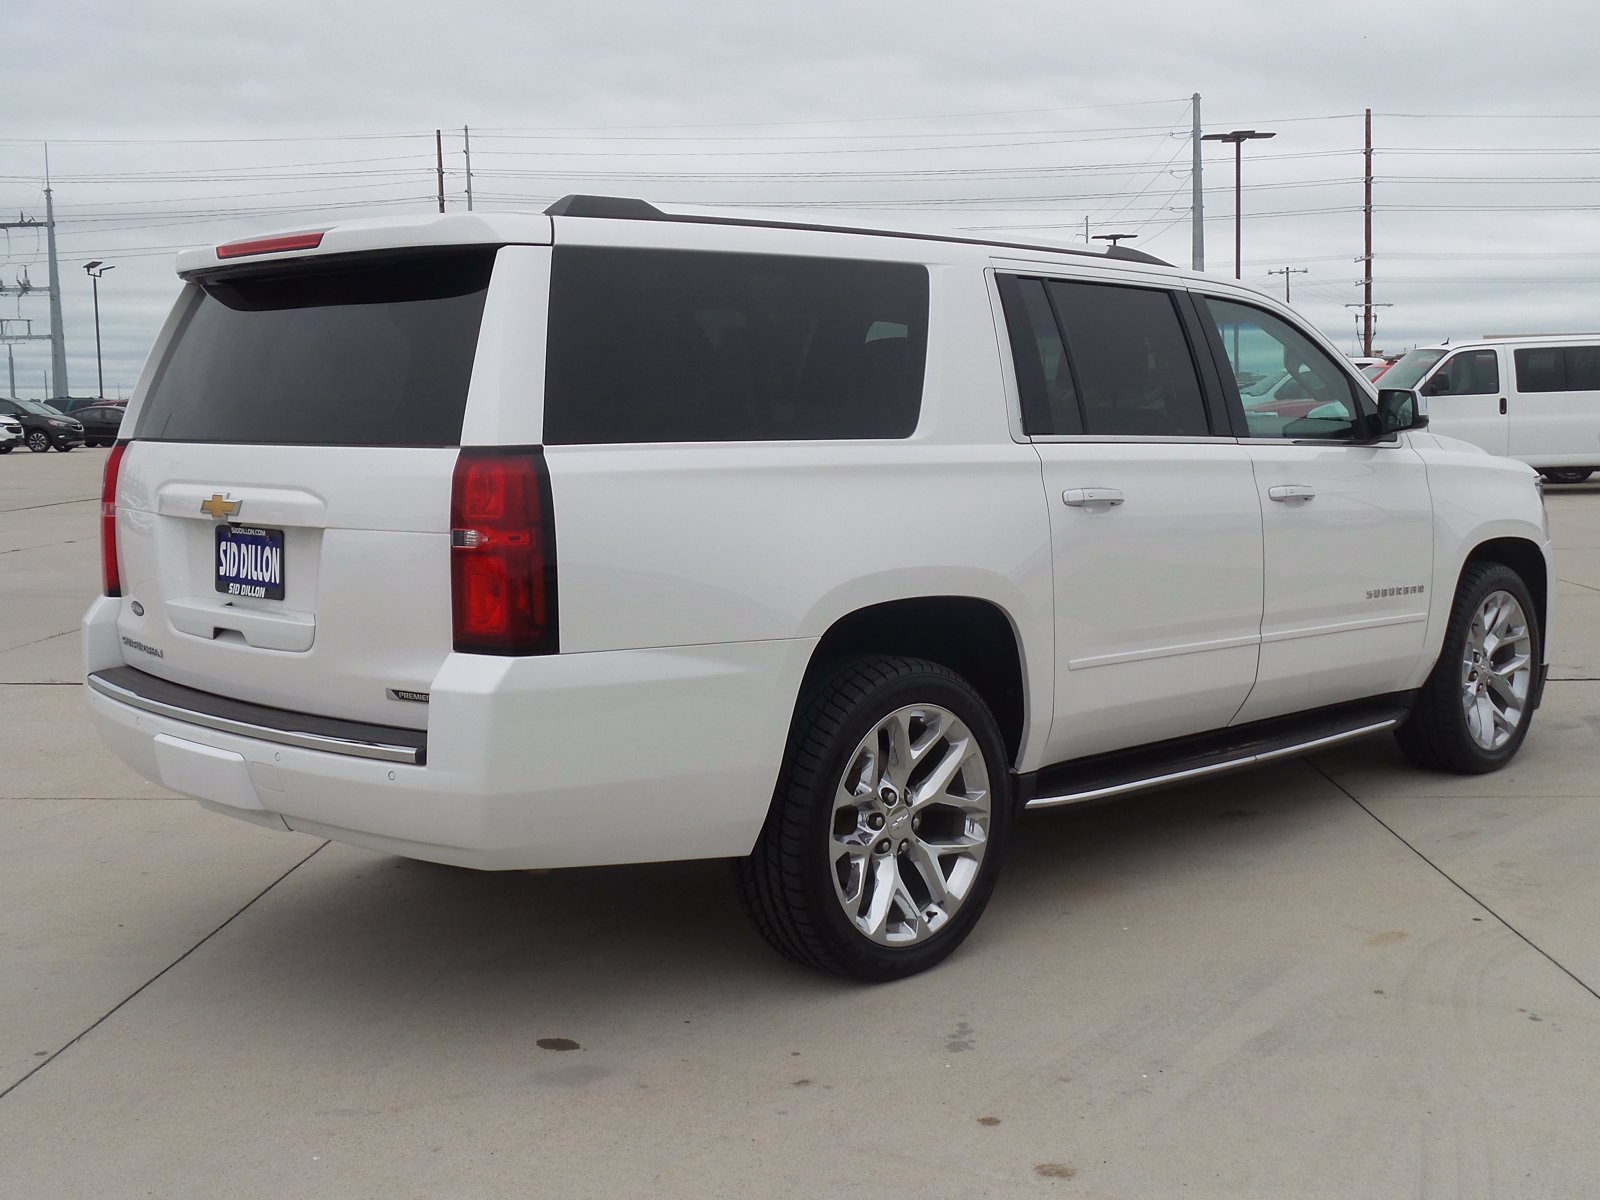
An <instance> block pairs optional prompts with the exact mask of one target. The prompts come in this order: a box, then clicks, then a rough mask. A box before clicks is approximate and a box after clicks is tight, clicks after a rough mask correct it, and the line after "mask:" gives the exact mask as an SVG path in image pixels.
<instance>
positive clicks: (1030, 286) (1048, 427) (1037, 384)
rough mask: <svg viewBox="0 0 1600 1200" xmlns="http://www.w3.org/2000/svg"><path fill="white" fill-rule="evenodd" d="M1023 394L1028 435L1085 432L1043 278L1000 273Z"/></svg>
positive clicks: (1064, 350)
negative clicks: (1023, 277) (1025, 277)
mask: <svg viewBox="0 0 1600 1200" xmlns="http://www.w3.org/2000/svg"><path fill="white" fill-rule="evenodd" d="M996 283H997V284H998V285H999V288H1000V303H1001V306H1002V307H1003V308H1004V309H1005V314H1006V330H1007V332H1008V335H1009V337H1010V340H1011V360H1012V362H1013V363H1015V364H1016V369H1017V391H1018V394H1019V395H1020V396H1021V398H1022V427H1023V430H1024V431H1025V432H1026V433H1027V434H1028V435H1029V436H1031V437H1040V436H1049V435H1050V434H1068V433H1082V432H1083V418H1082V416H1081V415H1080V414H1079V412H1078V394H1077V391H1076V389H1075V388H1074V387H1073V386H1072V370H1071V368H1070V367H1068V366H1067V354H1066V349H1065V347H1063V346H1062V344H1061V331H1060V330H1059V329H1058V328H1057V327H1056V318H1055V314H1054V313H1053V312H1052V311H1051V309H1050V301H1049V299H1048V298H1047V297H1046V296H1045V294H1044V282H1043V281H1042V280H1038V279H1019V278H1018V277H1017V276H1015V275H1001V276H999V278H998V279H997V280H996Z"/></svg>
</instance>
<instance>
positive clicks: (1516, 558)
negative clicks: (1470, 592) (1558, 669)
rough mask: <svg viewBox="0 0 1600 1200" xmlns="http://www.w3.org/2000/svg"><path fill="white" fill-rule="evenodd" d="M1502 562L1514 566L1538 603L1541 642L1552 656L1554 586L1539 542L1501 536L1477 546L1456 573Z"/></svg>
mask: <svg viewBox="0 0 1600 1200" xmlns="http://www.w3.org/2000/svg"><path fill="white" fill-rule="evenodd" d="M1491 562H1492V563H1500V564H1501V565H1502V566H1506V567H1509V568H1511V570H1513V571H1515V572H1516V573H1517V574H1518V576H1520V577H1521V579H1522V582H1523V583H1525V584H1527V585H1528V592H1529V594H1530V595H1532V597H1533V603H1534V606H1535V607H1536V608H1537V609H1538V610H1539V635H1540V637H1539V642H1540V646H1541V648H1542V650H1543V652H1544V655H1545V657H1546V658H1547V659H1548V657H1549V653H1550V636H1549V629H1550V617H1551V612H1550V604H1551V600H1552V596H1551V588H1550V569H1549V564H1548V563H1546V562H1545V556H1544V551H1543V550H1541V549H1540V548H1539V545H1538V543H1537V542H1534V541H1531V540H1529V539H1528V538H1519V537H1498V538H1491V539H1490V540H1488V541H1486V542H1480V543H1479V544H1478V545H1477V546H1474V547H1473V549H1472V553H1470V554H1468V555H1467V558H1466V561H1465V562H1463V563H1462V564H1461V572H1458V573H1457V575H1456V578H1457V580H1458V581H1459V580H1460V578H1461V574H1462V573H1464V572H1465V571H1466V570H1467V568H1468V567H1470V566H1472V565H1473V564H1474V563H1491Z"/></svg>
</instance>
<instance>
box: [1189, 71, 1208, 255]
mask: <svg viewBox="0 0 1600 1200" xmlns="http://www.w3.org/2000/svg"><path fill="white" fill-rule="evenodd" d="M1189 103H1190V104H1191V105H1193V106H1194V132H1193V133H1192V134H1191V135H1190V139H1191V141H1192V142H1193V143H1194V145H1193V147H1192V148H1193V150H1194V165H1193V167H1192V168H1191V171H1190V179H1189V193H1190V196H1191V197H1192V199H1191V200H1190V202H1189V203H1190V209H1189V214H1190V215H1189V222H1190V228H1191V229H1192V230H1193V234H1194V238H1193V240H1194V246H1193V248H1192V249H1191V250H1190V253H1189V257H1190V265H1191V266H1193V267H1194V269H1195V270H1196V271H1204V270H1205V269H1206V200H1205V189H1204V188H1203V187H1201V185H1200V167H1201V164H1200V93H1199V92H1196V93H1195V94H1194V95H1192V96H1190V97H1189Z"/></svg>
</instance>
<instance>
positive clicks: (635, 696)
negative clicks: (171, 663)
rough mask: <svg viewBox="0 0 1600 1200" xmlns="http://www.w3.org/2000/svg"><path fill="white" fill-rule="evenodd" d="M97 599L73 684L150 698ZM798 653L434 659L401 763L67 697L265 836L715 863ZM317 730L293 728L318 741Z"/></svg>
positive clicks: (779, 713)
mask: <svg viewBox="0 0 1600 1200" xmlns="http://www.w3.org/2000/svg"><path fill="white" fill-rule="evenodd" d="M116 604H117V602H116V601H114V600H113V601H105V600H101V601H96V603H95V604H94V605H92V606H91V607H90V609H89V612H88V614H87V616H86V617H85V636H84V648H85V657H86V660H87V661H86V667H87V668H88V673H89V675H90V676H91V677H93V678H98V679H99V680H100V681H101V682H102V683H104V682H105V681H106V680H107V679H109V680H110V681H111V682H112V683H116V682H117V681H119V680H120V681H121V683H122V684H123V685H127V684H130V683H133V684H139V685H141V686H140V687H137V688H128V687H124V691H129V692H135V693H138V692H142V693H144V695H143V699H144V700H149V699H150V697H151V695H152V694H159V693H160V688H159V687H150V686H145V685H144V684H143V681H142V680H139V679H135V678H132V677H130V676H127V675H118V674H117V673H116V672H115V671H114V670H112V669H110V668H115V667H119V666H123V664H122V663H121V661H120V656H118V655H117V651H116V649H115V647H116V640H115V638H114V637H108V636H105V633H104V630H105V628H106V623H107V622H108V621H109V622H111V628H112V629H114V622H115V608H116ZM813 645H814V642H813V641H811V640H795V641H780V642H743V643H731V644H726V645H712V646H688V647H677V648H674V649H667V650H621V651H612V652H607V653H597V654H573V655H553V656H549V657H544V658H490V657H486V656H479V655H451V656H450V657H449V658H448V659H446V661H445V663H444V665H443V667H442V668H441V669H440V671H439V673H438V675H437V676H436V677H435V679H434V681H433V684H432V687H431V689H430V703H429V705H428V710H427V711H428V726H429V728H428V731H427V735H426V744H425V753H424V755H423V757H424V761H422V762H417V763H410V764H408V763H404V762H397V761H383V760H380V759H376V758H373V757H364V756H362V755H360V754H356V753H349V752H340V751H337V750H335V749H332V748H328V747H323V748H314V747H312V746H309V745H297V744H291V743H290V742H286V741H285V740H283V739H282V738H281V737H278V736H276V734H281V733H282V732H283V730H282V728H281V726H282V724H283V721H282V720H281V718H283V717H292V716H293V714H281V713H280V719H278V725H279V726H280V728H279V729H278V730H276V731H273V730H272V729H270V728H269V729H267V730H266V731H265V732H263V730H262V729H259V728H258V729H255V730H251V729H249V728H247V727H245V726H239V727H235V728H218V727H215V723H214V722H212V723H202V721H201V719H200V718H201V717H205V716H215V715H216V713H217V710H218V706H219V705H226V704H228V703H229V702H228V701H227V700H226V699H225V698H223V697H212V699H213V700H214V701H217V702H218V703H217V704H207V703H204V702H201V701H198V700H196V697H198V696H204V695H205V694H204V693H194V694H192V695H191V696H190V697H188V698H187V702H188V703H189V704H191V705H192V707H191V709H190V711H189V712H188V713H186V712H185V711H184V710H183V705H182V704H173V705H170V706H168V707H167V708H165V709H164V710H157V709H153V708H152V707H151V706H150V705H149V704H147V703H138V702H136V701H135V700H130V699H129V698H128V697H127V696H121V697H119V696H117V695H116V694H114V693H112V692H110V691H109V690H108V689H106V688H104V687H99V688H97V687H96V686H95V685H94V683H92V682H91V684H90V686H89V687H88V688H86V689H85V692H86V696H87V700H88V703H89V708H90V711H91V713H92V715H93V717H94V720H95V723H96V725H97V726H98V728H99V731H100V734H101V737H102V738H103V739H104V741H105V742H106V744H107V745H108V746H109V747H110V748H111V749H112V750H113V751H114V752H115V753H116V754H117V755H118V756H119V757H121V758H122V759H123V760H124V761H125V762H127V763H128V764H129V765H130V766H131V767H132V768H133V769H134V770H136V771H138V772H139V773H140V774H141V775H143V776H145V777H146V778H148V779H150V780H152V781H154V782H156V783H158V784H161V785H163V786H165V787H168V788H170V789H172V790H173V791H177V792H181V793H184V794H186V795H190V796H193V797H195V798H196V799H198V800H199V801H200V802H201V803H202V804H204V805H205V806H206V807H208V808H212V809H214V810H216V811H219V812H224V813H227V814H229V815H232V816H236V817H239V818H242V819H244V820H249V821H253V822H255V823H257V824H263V825H267V826H270V827H272V828H280V829H281V828H289V829H294V830H299V831H302V832H305V833H310V834H315V835H318V836H322V837H329V838H333V839H334V840H336V841H343V842H349V843H352V844H354V845H359V846H366V847H368V848H371V849H374V850H378V851H382V852H386V853H392V854H400V855H404V856H406V857H410V858H419V859H426V860H430V861H434V862H444V863H452V864H455V865H457V866H464V867H476V868H480V869H485V870H508V869H516V868H525V867H572V866H592V865H601V864H608V863H629V862H655V861H666V860H672V859H691V858H722V857H731V856H736V855H742V854H746V853H748V852H749V850H750V847H751V846H752V845H753V844H754V843H755V839H756V836H757V835H758V834H759V832H760V829H761V825H762V822H763V821H764V820H765V819H766V814H767V807H768V803H769V801H770V799H771V796H772V788H773V784H774V782H775V780H776V778H777V771H778V765H779V762H780V760H781V758H782V753H783V745H784V742H785V740H786V738H787V736H788V728H789V720H790V715H791V711H792V708H793V698H794V696H795V695H796V694H797V692H798V690H799V685H800V679H801V676H802V675H803V673H804V671H805V666H806V662H807V660H808V659H809V657H810V652H811V649H812V647H813ZM113 656H115V661H110V660H111V658H112V657H113ZM97 657H102V658H105V659H107V661H98V662H97V661H96V659H97ZM124 669H125V670H130V671H131V670H132V668H124ZM133 674H134V675H135V676H139V675H143V676H144V680H152V681H153V682H154V684H156V685H159V684H161V683H162V682H163V681H160V680H154V677H152V676H148V675H144V673H142V672H133ZM171 686H172V685H167V687H169V688H170V687H171ZM180 691H190V689H180ZM162 698H163V699H167V700H170V699H171V698H172V696H171V695H170V694H166V695H164V696H162ZM246 707H247V708H249V707H254V706H246ZM263 711H264V712H266V713H269V714H270V713H276V712H278V711H279V710H270V709H268V710H263ZM228 715H229V716H230V718H231V717H235V716H238V715H239V714H238V712H237V711H234V710H229V713H228ZM258 715H259V714H258ZM320 720H321V719H319V718H302V719H301V720H300V722H299V724H300V725H302V726H311V732H312V733H314V734H315V733H322V732H326V725H325V724H321V725H319V724H318V722H319V721H320ZM367 728H380V727H367ZM293 732H305V730H304V729H301V730H296V731H293Z"/></svg>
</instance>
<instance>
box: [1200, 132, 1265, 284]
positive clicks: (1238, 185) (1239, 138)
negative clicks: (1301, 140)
mask: <svg viewBox="0 0 1600 1200" xmlns="http://www.w3.org/2000/svg"><path fill="white" fill-rule="evenodd" d="M1277 136H1278V135H1277V134H1275V133H1262V132H1257V131H1256V130H1254V129H1235V130H1233V131H1232V132H1230V133H1208V134H1206V135H1205V136H1204V137H1202V138H1201V139H1200V140H1201V141H1202V142H1232V143H1233V277H1234V278H1235V279H1238V278H1240V275H1239V245H1240V241H1241V240H1242V239H1241V235H1240V223H1239V216H1240V213H1239V201H1240V198H1241V196H1242V195H1243V193H1244V187H1243V177H1244V165H1243V163H1244V144H1245V143H1246V142H1253V141H1256V140H1257V139H1259V138H1269V137H1277Z"/></svg>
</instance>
